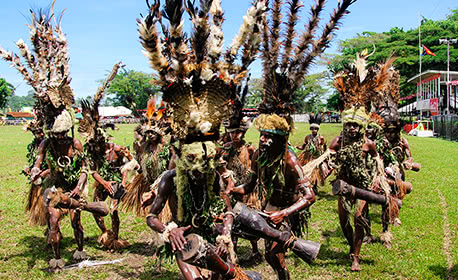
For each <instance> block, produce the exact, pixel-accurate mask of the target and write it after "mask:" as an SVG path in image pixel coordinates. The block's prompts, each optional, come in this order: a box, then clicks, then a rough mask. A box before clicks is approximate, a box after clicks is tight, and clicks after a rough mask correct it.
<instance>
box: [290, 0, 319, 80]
mask: <svg viewBox="0 0 458 280" xmlns="http://www.w3.org/2000/svg"><path fill="white" fill-rule="evenodd" d="M325 2H326V0H318V1H317V2H316V5H315V6H312V8H311V10H310V14H311V17H310V19H309V22H308V24H307V25H306V30H305V31H304V32H303V33H302V35H301V38H300V40H299V43H298V45H297V47H296V50H295V54H294V57H295V59H294V60H293V61H292V62H291V64H290V65H289V68H288V72H289V73H293V72H295V71H297V67H299V66H300V63H301V61H302V60H303V58H304V56H305V51H306V50H308V49H309V46H310V45H311V44H312V43H313V37H314V35H315V32H316V30H317V28H318V24H319V22H320V14H321V12H322V11H323V8H324V4H325Z"/></svg>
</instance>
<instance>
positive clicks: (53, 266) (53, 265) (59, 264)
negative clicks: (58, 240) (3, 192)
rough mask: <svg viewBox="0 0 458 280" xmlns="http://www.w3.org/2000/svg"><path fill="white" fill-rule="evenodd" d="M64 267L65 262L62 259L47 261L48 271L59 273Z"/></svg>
mask: <svg viewBox="0 0 458 280" xmlns="http://www.w3.org/2000/svg"><path fill="white" fill-rule="evenodd" d="M64 266H65V262H64V260H63V259H51V260H50V261H49V270H50V271H52V272H56V271H60V270H62V268H64Z"/></svg>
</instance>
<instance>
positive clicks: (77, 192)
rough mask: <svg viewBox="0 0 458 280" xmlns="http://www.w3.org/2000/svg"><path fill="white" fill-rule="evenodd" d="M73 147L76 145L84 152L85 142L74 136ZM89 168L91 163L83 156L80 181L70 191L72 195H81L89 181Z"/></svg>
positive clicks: (79, 150) (76, 147) (78, 149)
mask: <svg viewBox="0 0 458 280" xmlns="http://www.w3.org/2000/svg"><path fill="white" fill-rule="evenodd" d="M73 147H75V149H76V150H77V151H78V152H80V153H81V154H83V153H84V151H83V144H81V142H80V140H78V139H76V138H73ZM88 170H89V164H88V162H87V159H86V158H83V161H82V166H81V173H80V178H79V180H78V183H77V184H76V187H75V188H74V189H73V191H72V192H71V193H70V197H76V196H79V195H80V194H81V191H82V190H83V188H84V186H85V185H86V183H87V179H88Z"/></svg>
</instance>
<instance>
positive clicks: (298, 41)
mask: <svg viewBox="0 0 458 280" xmlns="http://www.w3.org/2000/svg"><path fill="white" fill-rule="evenodd" d="M272 2H273V4H272V8H271V19H270V20H269V21H268V22H267V24H266V25H265V26H264V30H263V46H264V48H263V55H262V59H263V68H264V69H263V72H264V86H263V87H264V99H263V101H262V103H261V104H259V107H258V110H259V112H260V113H261V114H266V115H271V117H269V116H262V118H260V119H259V120H258V121H257V122H256V123H257V127H258V128H259V129H261V130H263V129H267V130H272V128H267V127H264V126H265V125H264V123H263V121H261V120H265V121H268V123H270V124H272V123H273V122H271V121H273V120H274V119H277V118H284V119H285V120H286V121H287V122H288V124H289V125H287V126H285V125H284V124H282V123H283V122H281V121H275V123H278V124H282V125H281V126H282V127H281V128H280V127H278V129H273V131H274V132H275V131H276V132H279V131H283V130H284V129H287V130H286V131H283V132H284V133H285V134H286V135H287V134H289V132H290V131H291V130H292V128H293V124H292V119H291V117H290V113H291V112H293V111H294V106H293V99H294V94H295V91H296V90H297V88H298V87H300V86H301V84H302V82H303V81H304V77H305V75H306V74H307V71H308V69H309V67H310V66H311V65H312V64H313V62H314V60H315V59H316V58H317V57H318V56H320V55H321V54H322V53H323V52H324V50H325V49H326V48H327V47H328V45H329V43H330V41H331V39H332V37H333V33H334V32H335V31H336V30H337V28H338V26H339V24H340V22H341V20H342V18H343V16H344V15H346V14H348V13H349V12H348V10H347V9H348V7H349V6H350V5H351V4H353V3H354V2H356V0H342V1H339V2H338V4H337V8H336V9H335V10H334V12H333V13H332V15H331V17H330V20H329V22H328V23H327V24H326V26H325V27H324V29H323V31H322V32H321V35H318V36H316V33H317V30H318V24H319V21H320V14H321V12H322V10H323V7H324V3H325V0H317V1H316V4H315V5H314V6H313V7H312V8H311V17H310V19H309V21H308V24H306V26H305V31H303V32H302V33H299V32H298V31H296V30H295V26H296V24H297V22H298V20H299V15H298V14H299V12H300V10H301V8H302V5H301V3H300V1H299V0H288V1H287V2H288V7H289V8H288V19H287V21H286V22H285V24H286V30H284V31H283V30H282V23H283V21H282V10H281V6H282V1H281V0H273V1H272ZM266 21H267V19H266ZM282 34H285V36H284V39H282V38H281V37H282V36H281V35H282ZM271 118H274V119H272V120H271V121H269V120H270V119H271Z"/></svg>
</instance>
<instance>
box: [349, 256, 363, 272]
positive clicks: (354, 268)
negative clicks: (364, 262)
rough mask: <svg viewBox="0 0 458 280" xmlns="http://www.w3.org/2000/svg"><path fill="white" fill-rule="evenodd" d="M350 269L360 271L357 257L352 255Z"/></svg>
mask: <svg viewBox="0 0 458 280" xmlns="http://www.w3.org/2000/svg"><path fill="white" fill-rule="evenodd" d="M351 271H361V266H360V265H359V258H358V257H357V256H353V263H352V264H351Z"/></svg>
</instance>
